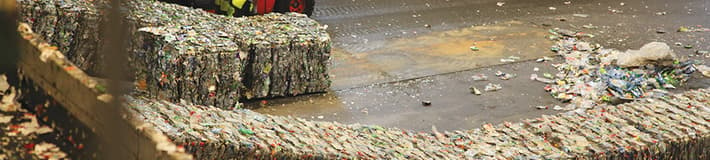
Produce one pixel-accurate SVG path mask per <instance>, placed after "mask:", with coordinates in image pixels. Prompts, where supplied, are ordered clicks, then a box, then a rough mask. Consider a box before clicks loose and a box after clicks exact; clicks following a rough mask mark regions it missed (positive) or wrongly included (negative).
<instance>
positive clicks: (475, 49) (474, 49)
mask: <svg viewBox="0 0 710 160" xmlns="http://www.w3.org/2000/svg"><path fill="white" fill-rule="evenodd" d="M471 50H472V51H478V50H479V48H478V47H476V46H471Z"/></svg>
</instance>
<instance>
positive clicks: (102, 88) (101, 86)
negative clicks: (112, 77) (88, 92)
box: [94, 84, 106, 93]
mask: <svg viewBox="0 0 710 160" xmlns="http://www.w3.org/2000/svg"><path fill="white" fill-rule="evenodd" d="M94 88H96V90H97V91H99V92H101V93H106V87H104V86H103V85H100V84H96V86H95V87H94Z"/></svg>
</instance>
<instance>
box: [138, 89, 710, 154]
mask: <svg viewBox="0 0 710 160" xmlns="http://www.w3.org/2000/svg"><path fill="white" fill-rule="evenodd" d="M127 99H128V104H127V105H129V106H131V109H132V112H133V115H135V116H136V117H138V118H139V119H144V120H146V121H147V122H149V123H151V124H153V125H155V126H156V127H157V128H159V130H161V131H163V132H164V133H165V134H166V135H168V136H169V137H171V138H172V140H173V141H174V142H176V143H177V144H179V145H183V147H184V148H185V149H186V151H188V152H191V153H193V154H194V155H195V156H196V158H198V159H231V158H237V159H246V158H256V159H274V158H275V159H707V158H708V156H710V150H708V149H707V148H708V147H710V107H708V105H710V101H709V100H710V90H708V89H702V90H697V91H688V92H685V93H683V94H678V95H671V96H669V97H667V98H663V99H649V100H644V101H639V102H633V103H629V104H622V105H618V106H604V107H599V108H598V109H593V110H589V111H587V112H579V113H576V112H570V113H564V114H558V115H550V116H542V117H540V118H536V119H529V120H523V121H522V122H521V123H508V122H505V123H502V124H498V125H491V124H486V125H483V127H482V128H480V129H472V130H464V131H453V132H443V133H440V132H438V131H436V129H433V132H432V133H421V132H420V133H416V132H410V131H406V130H400V129H393V128H389V129H388V128H383V127H379V126H363V125H358V124H355V125H343V124H338V123H335V122H333V123H331V122H315V121H308V120H303V119H300V118H292V117H278V116H269V115H261V114H259V113H255V112H252V111H248V110H234V111H225V110H220V109H215V108H212V107H204V106H199V105H186V104H174V103H170V102H167V101H157V100H152V99H147V98H132V97H127Z"/></svg>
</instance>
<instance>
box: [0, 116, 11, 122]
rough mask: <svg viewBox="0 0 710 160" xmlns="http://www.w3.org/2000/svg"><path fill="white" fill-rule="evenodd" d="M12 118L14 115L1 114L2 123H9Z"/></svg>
mask: <svg viewBox="0 0 710 160" xmlns="http://www.w3.org/2000/svg"><path fill="white" fill-rule="evenodd" d="M12 118H13V117H12V116H6V115H2V114H0V123H8V122H10V121H11V120H12Z"/></svg>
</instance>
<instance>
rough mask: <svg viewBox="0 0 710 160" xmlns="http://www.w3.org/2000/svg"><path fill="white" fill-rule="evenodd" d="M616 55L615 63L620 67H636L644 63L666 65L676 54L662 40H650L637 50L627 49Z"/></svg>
mask: <svg viewBox="0 0 710 160" xmlns="http://www.w3.org/2000/svg"><path fill="white" fill-rule="evenodd" d="M616 56H617V63H616V64H617V65H619V66H621V67H637V66H643V65H646V64H665V65H668V64H670V63H673V61H675V60H676V55H675V53H674V52H673V50H671V48H670V46H668V45H667V44H666V43H663V42H651V43H647V44H645V45H643V47H641V49H639V50H628V51H626V53H624V54H623V55H616Z"/></svg>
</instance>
